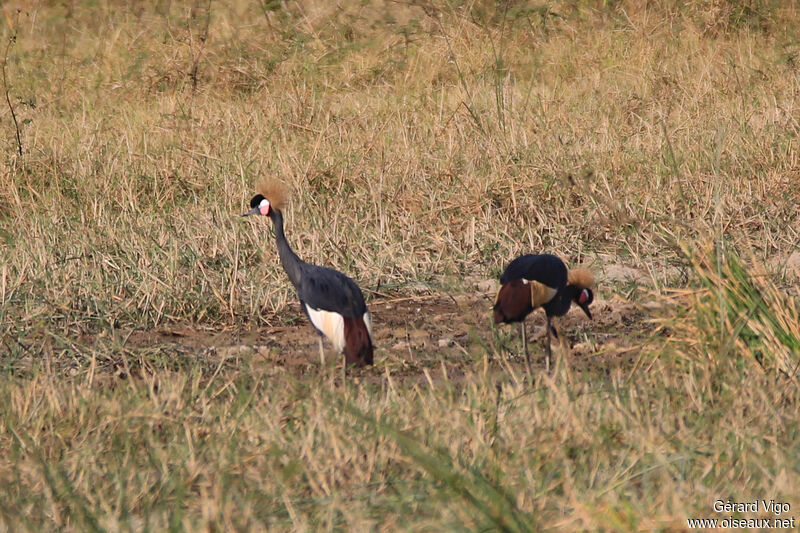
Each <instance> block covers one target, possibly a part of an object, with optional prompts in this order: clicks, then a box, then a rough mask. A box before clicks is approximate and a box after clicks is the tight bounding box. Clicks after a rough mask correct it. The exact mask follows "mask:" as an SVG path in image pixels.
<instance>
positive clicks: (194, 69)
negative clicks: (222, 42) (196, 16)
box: [189, 0, 211, 95]
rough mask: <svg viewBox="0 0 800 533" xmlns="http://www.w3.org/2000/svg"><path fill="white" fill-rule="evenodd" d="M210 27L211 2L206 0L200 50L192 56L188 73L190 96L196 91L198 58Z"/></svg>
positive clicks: (201, 53)
mask: <svg viewBox="0 0 800 533" xmlns="http://www.w3.org/2000/svg"><path fill="white" fill-rule="evenodd" d="M210 25H211V0H208V6H207V7H206V25H205V27H204V28H203V33H202V34H200V49H199V50H197V53H196V54H195V56H194V62H193V63H192V70H191V72H190V73H189V76H190V77H191V79H192V95H194V93H195V91H196V90H197V71H198V69H199V66H200V57H201V56H202V55H203V49H204V48H205V46H206V41H207V40H208V28H209V26H210Z"/></svg>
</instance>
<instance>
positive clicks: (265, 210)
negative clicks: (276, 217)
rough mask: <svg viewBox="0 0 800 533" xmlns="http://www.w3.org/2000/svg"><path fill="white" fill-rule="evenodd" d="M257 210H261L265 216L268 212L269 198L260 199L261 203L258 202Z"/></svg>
mask: <svg viewBox="0 0 800 533" xmlns="http://www.w3.org/2000/svg"><path fill="white" fill-rule="evenodd" d="M258 210H259V211H260V212H261V214H262V215H264V216H267V215H268V214H269V200H267V199H266V198H264V199H263V200H261V203H260V204H258Z"/></svg>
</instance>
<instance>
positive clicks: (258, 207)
mask: <svg viewBox="0 0 800 533" xmlns="http://www.w3.org/2000/svg"><path fill="white" fill-rule="evenodd" d="M270 210H271V205H270V203H269V200H267V199H266V198H264V195H263V194H256V195H255V196H253V197H252V198H251V199H250V211H248V212H246V213H242V214H241V215H240V216H243V217H249V216H250V215H262V216H267V215H269V213H270Z"/></svg>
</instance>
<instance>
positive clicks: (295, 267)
mask: <svg viewBox="0 0 800 533" xmlns="http://www.w3.org/2000/svg"><path fill="white" fill-rule="evenodd" d="M286 196H287V194H286V188H285V187H284V186H283V185H282V184H281V183H279V182H275V181H266V182H264V183H262V184H261V186H260V187H259V188H258V194H256V195H255V196H253V198H252V199H251V200H250V210H249V211H247V212H246V213H242V215H241V216H243V217H246V216H250V215H261V216H267V217H269V218H270V219H271V220H272V224H273V225H274V226H275V242H276V243H277V246H278V255H279V257H280V259H281V264H282V265H283V269H284V270H285V271H286V274H287V275H288V276H289V281H291V282H292V285H294V287H295V289H296V290H297V296H298V298H299V299H300V305H301V306H302V307H303V311H304V312H305V313H306V316H308V319H309V320H310V321H311V324H312V325H313V326H314V328H315V329H316V330H317V332H318V333H319V354H320V361H321V362H322V364H323V365H324V364H325V351H324V348H323V346H322V336H323V335H324V336H326V337H328V339H329V340H330V341H331V343H333V347H334V349H335V350H336V352H337V353H342V352H344V361H345V368H347V366H350V365H354V366H358V367H361V366H365V365H371V364H372V352H373V348H372V322H371V320H370V315H369V311H367V305H366V304H365V303H364V295H363V294H361V289H359V288H358V285H356V283H355V282H354V281H353V280H352V279H350V278H349V277H347V276H345V275H344V274H342V273H341V272H339V271H337V270H333V269H331V268H326V267H321V266H317V265H312V264H309V263H306V262H305V261H303V260H302V259H300V258H299V257H297V254H296V253H294V251H293V250H292V249H291V247H290V246H289V243H288V242H286V236H285V235H284V233H283V213H282V212H281V210H282V209H283V206H284V202H285V200H286Z"/></svg>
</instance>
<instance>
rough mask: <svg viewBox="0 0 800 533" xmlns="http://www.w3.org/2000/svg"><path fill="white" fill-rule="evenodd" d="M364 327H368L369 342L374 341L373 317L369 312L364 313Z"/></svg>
mask: <svg viewBox="0 0 800 533" xmlns="http://www.w3.org/2000/svg"><path fill="white" fill-rule="evenodd" d="M364 325H365V326H367V333H369V340H372V317H371V316H370V315H369V311H367V312H366V313H364Z"/></svg>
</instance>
